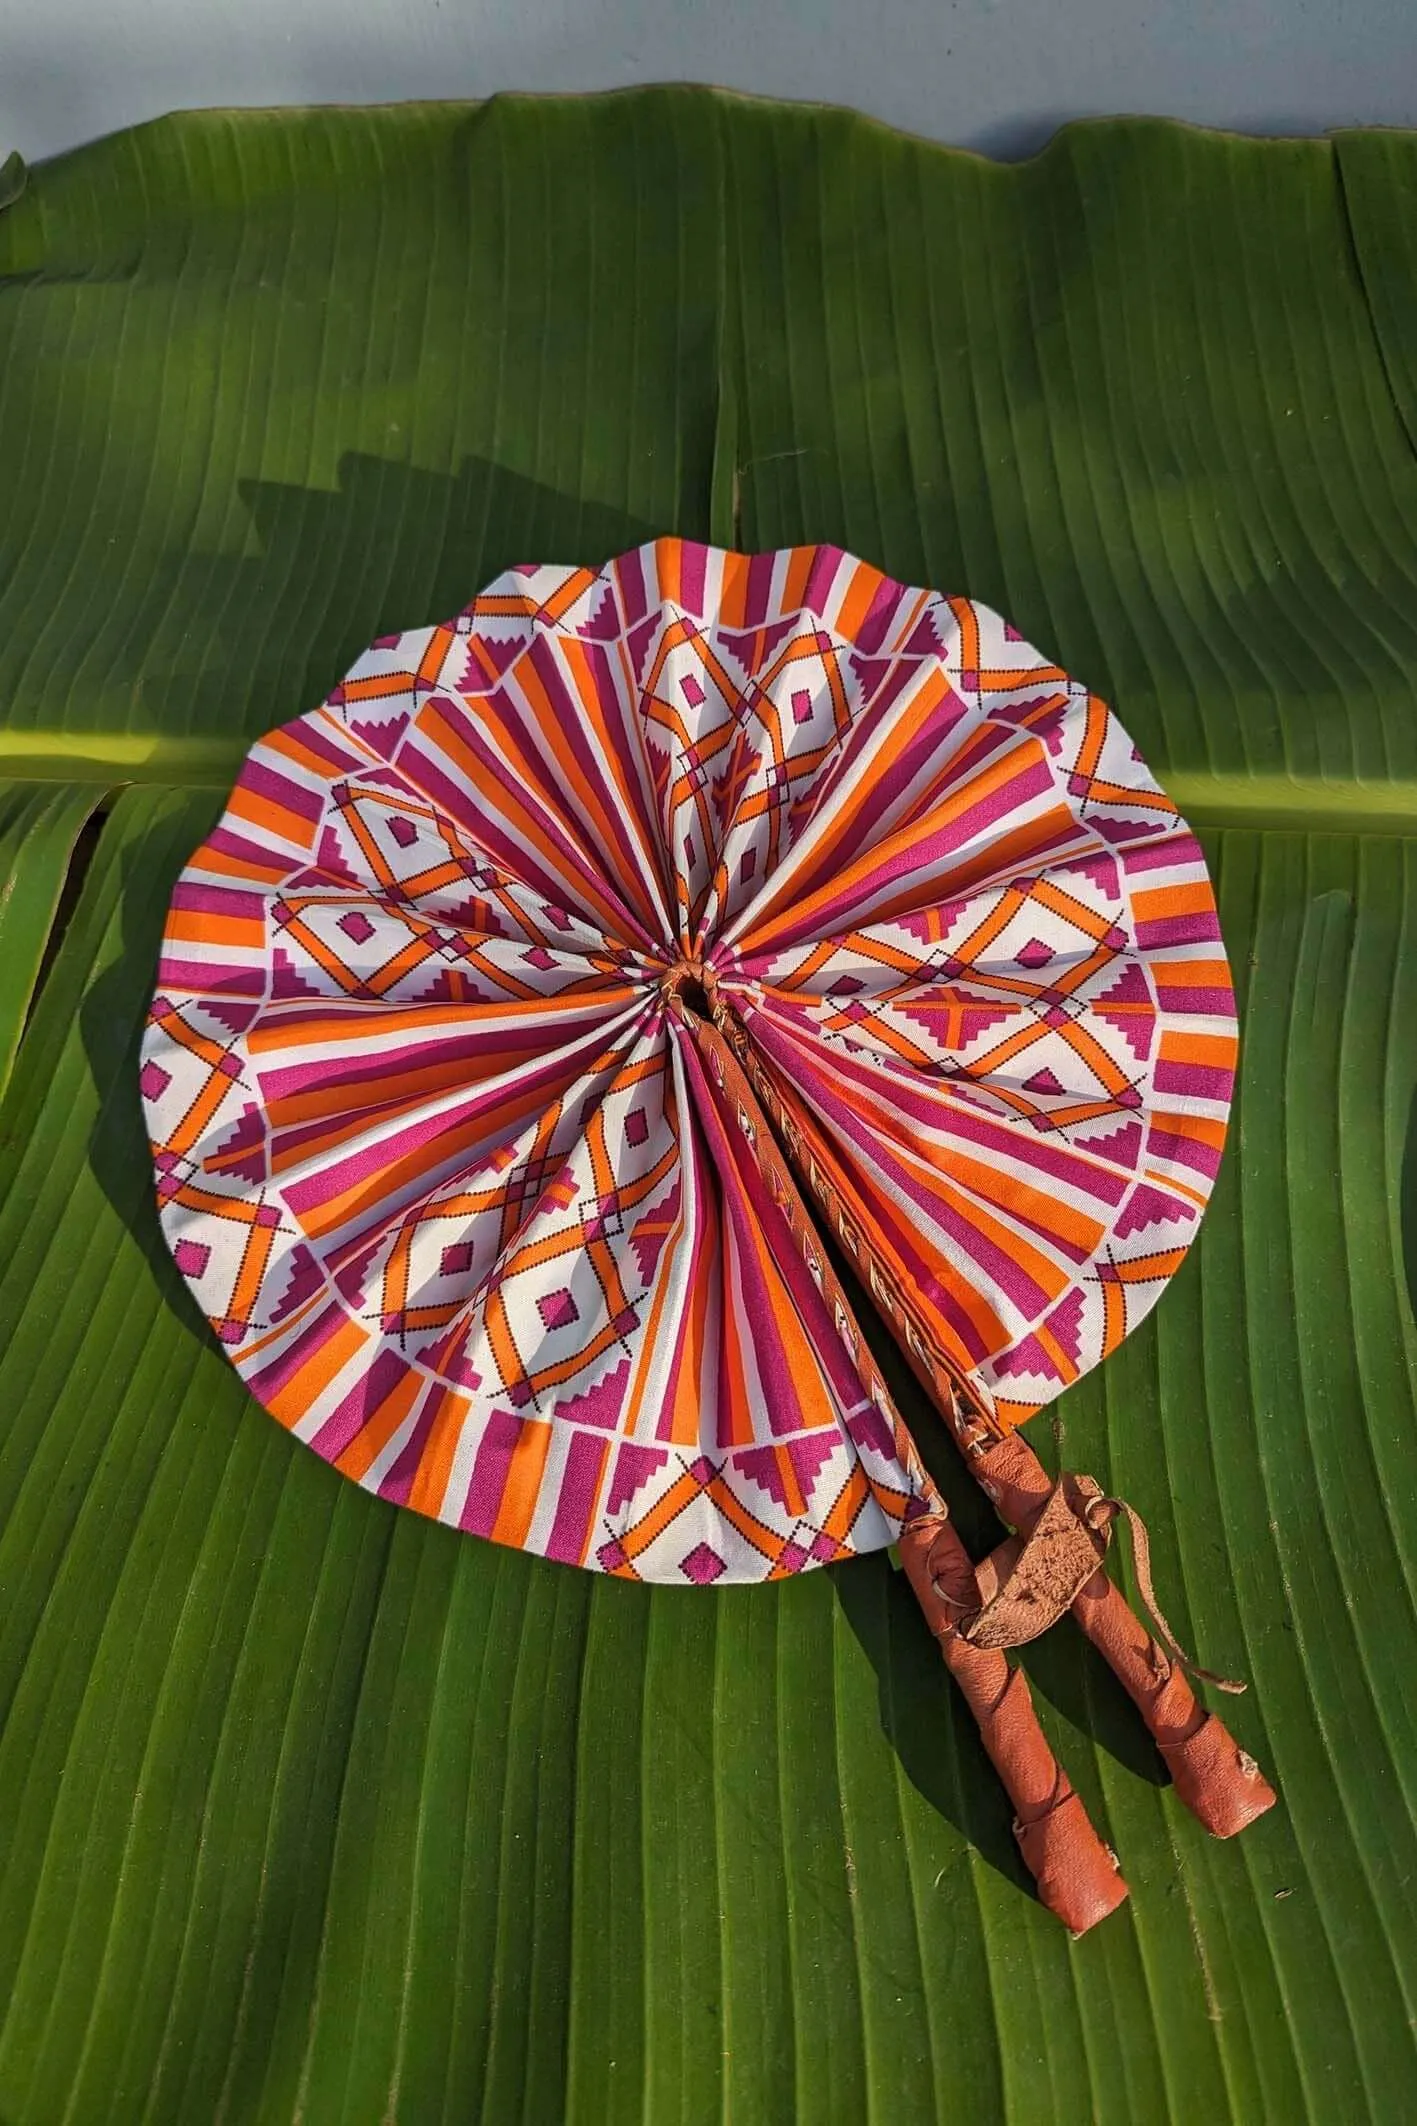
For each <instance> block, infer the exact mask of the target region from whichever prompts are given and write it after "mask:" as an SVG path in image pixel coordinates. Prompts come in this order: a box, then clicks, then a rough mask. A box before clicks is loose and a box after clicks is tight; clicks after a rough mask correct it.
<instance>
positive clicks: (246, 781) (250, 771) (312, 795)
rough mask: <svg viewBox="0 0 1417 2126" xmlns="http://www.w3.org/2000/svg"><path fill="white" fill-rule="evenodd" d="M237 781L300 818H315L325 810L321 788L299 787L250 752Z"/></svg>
mask: <svg viewBox="0 0 1417 2126" xmlns="http://www.w3.org/2000/svg"><path fill="white" fill-rule="evenodd" d="M237 782H238V784H239V786H240V787H241V788H243V789H247V790H254V791H255V793H256V795H257V796H258V797H264V798H266V799H268V800H269V802H270V803H271V804H273V805H279V806H281V808H282V809H283V810H284V811H286V812H294V813H295V814H296V816H297V818H300V819H306V820H312V821H313V820H317V819H318V818H319V817H320V814H321V813H322V812H323V811H324V809H325V796H324V792H323V791H322V790H307V789H305V788H303V787H302V785H301V784H300V783H298V782H292V781H291V780H290V778H289V776H286V775H279V774H277V773H276V770H275V769H274V768H271V767H267V766H266V764H265V762H264V761H261V760H258V759H257V758H256V756H255V755H254V754H253V755H252V756H251V757H250V758H249V759H248V760H247V762H246V765H245V767H244V768H243V769H242V770H241V773H240V775H239V776H238V777H237Z"/></svg>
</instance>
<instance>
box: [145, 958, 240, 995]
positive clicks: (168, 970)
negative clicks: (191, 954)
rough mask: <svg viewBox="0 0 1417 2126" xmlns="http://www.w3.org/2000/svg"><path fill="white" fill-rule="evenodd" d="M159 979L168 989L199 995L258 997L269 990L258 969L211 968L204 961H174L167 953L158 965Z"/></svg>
mask: <svg viewBox="0 0 1417 2126" xmlns="http://www.w3.org/2000/svg"><path fill="white" fill-rule="evenodd" d="M158 979H159V980H160V981H161V982H162V984H163V986H164V987H165V988H170V989H190V990H191V991H193V993H194V994H195V995H197V996H212V995H217V996H237V997H259V996H263V995H264V994H265V987H266V978H265V976H264V974H263V973H262V972H261V969H260V968H259V967H231V966H226V967H223V966H220V965H219V964H216V963H213V964H211V965H208V964H207V962H205V961H203V960H179V959H175V958H173V957H172V955H171V954H169V953H166V952H165V953H164V954H163V956H162V958H161V960H160V961H159V962H158Z"/></svg>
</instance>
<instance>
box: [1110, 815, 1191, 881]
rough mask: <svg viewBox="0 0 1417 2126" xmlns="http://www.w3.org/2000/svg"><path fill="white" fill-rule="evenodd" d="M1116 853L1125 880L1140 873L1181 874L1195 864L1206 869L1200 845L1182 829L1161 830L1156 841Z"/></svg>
mask: <svg viewBox="0 0 1417 2126" xmlns="http://www.w3.org/2000/svg"><path fill="white" fill-rule="evenodd" d="M1119 853H1120V856H1121V863H1122V868H1123V870H1124V871H1125V872H1126V874H1127V876H1128V878H1134V877H1135V876H1136V874H1137V873H1138V872H1140V871H1181V870H1186V869H1189V868H1191V867H1192V866H1194V865H1199V866H1200V868H1201V869H1202V870H1204V869H1205V856H1204V854H1203V853H1202V850H1201V845H1200V843H1199V842H1198V841H1197V840H1196V838H1195V836H1194V834H1188V833H1187V832H1186V830H1185V828H1184V827H1182V828H1180V829H1179V830H1178V831H1163V832H1162V833H1160V834H1158V835H1157V837H1156V839H1155V841H1147V842H1142V843H1140V844H1138V845H1135V846H1132V847H1128V848H1123V849H1122V850H1121V851H1120V852H1119Z"/></svg>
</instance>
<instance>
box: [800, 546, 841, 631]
mask: <svg viewBox="0 0 1417 2126" xmlns="http://www.w3.org/2000/svg"><path fill="white" fill-rule="evenodd" d="M845 559H846V556H845V554H844V553H843V552H842V550H841V548H840V547H839V546H819V547H818V548H817V551H816V553H815V554H814V555H813V557H812V566H811V568H810V569H809V571H808V573H807V587H806V589H805V590H804V591H803V593H802V608H803V611H804V612H809V613H815V614H816V615H817V618H818V619H819V620H825V618H826V612H827V600H828V598H829V597H830V596H831V588H832V585H833V584H834V583H835V581H836V578H837V571H838V570H839V569H840V567H841V564H842V562H843V561H844V560H845Z"/></svg>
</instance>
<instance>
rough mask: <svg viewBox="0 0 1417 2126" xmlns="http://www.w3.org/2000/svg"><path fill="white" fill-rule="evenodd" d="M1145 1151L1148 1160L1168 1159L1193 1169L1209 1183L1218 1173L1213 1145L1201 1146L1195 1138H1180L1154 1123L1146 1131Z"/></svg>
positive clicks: (1218, 1168) (1175, 1133) (1216, 1151)
mask: <svg viewBox="0 0 1417 2126" xmlns="http://www.w3.org/2000/svg"><path fill="white" fill-rule="evenodd" d="M1146 1149H1147V1156H1148V1158H1151V1159H1170V1160H1174V1161H1175V1163H1176V1164H1177V1165H1178V1166H1189V1167H1193V1168H1194V1169H1195V1171H1196V1172H1197V1173H1198V1174H1204V1175H1205V1176H1206V1178H1207V1180H1210V1181H1213V1180H1214V1179H1215V1177H1216V1175H1217V1174H1218V1173H1219V1172H1220V1153H1219V1151H1218V1150H1217V1149H1216V1148H1215V1146H1214V1145H1210V1144H1203V1143H1201V1141H1200V1140H1199V1139H1198V1138H1196V1137H1182V1136H1180V1135H1178V1134H1177V1132H1176V1131H1175V1130H1169V1129H1162V1128H1160V1127H1159V1126H1158V1125H1157V1124H1155V1123H1153V1124H1152V1126H1151V1128H1150V1129H1149V1130H1148V1131H1147V1138H1146Z"/></svg>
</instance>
